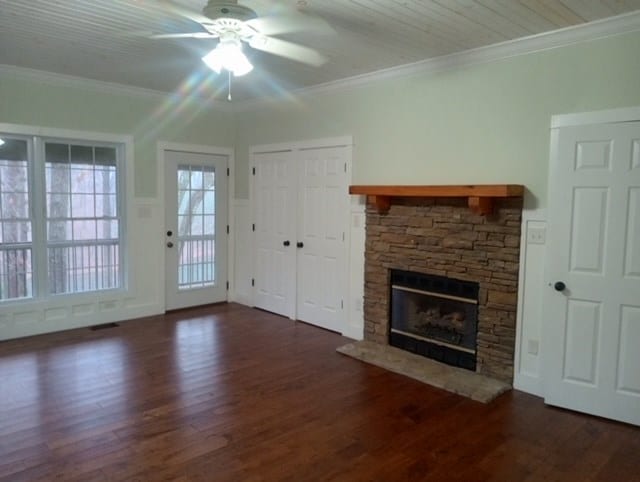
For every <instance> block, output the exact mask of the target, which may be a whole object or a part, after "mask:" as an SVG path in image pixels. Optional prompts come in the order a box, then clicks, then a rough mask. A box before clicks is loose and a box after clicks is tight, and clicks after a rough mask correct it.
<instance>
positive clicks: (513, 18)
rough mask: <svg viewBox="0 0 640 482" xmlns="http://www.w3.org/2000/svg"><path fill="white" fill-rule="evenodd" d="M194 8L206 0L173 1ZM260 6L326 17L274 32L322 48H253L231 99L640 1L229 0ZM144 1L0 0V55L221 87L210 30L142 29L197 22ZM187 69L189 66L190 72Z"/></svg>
mask: <svg viewBox="0 0 640 482" xmlns="http://www.w3.org/2000/svg"><path fill="white" fill-rule="evenodd" d="M175 3H178V4H180V5H183V6H186V7H189V8H192V9H193V10H195V11H201V9H202V7H203V6H204V5H205V3H206V0H175ZM240 3H241V4H243V5H246V6H248V7H250V8H252V9H254V10H255V11H256V12H257V13H258V14H259V15H264V14H270V13H271V14H273V13H277V12H280V11H282V8H283V6H285V7H288V8H294V9H295V8H297V9H299V10H302V11H303V12H306V13H308V14H311V15H316V16H319V17H322V18H323V19H325V20H326V21H327V22H328V23H329V24H330V25H331V26H332V27H333V29H334V30H335V34H333V35H323V34H318V33H297V34H289V35H283V36H281V38H283V39H286V40H290V41H295V42H298V43H301V44H304V45H306V46H309V47H313V48H315V49H316V50H318V51H320V52H321V53H322V54H324V55H325V56H327V57H328V59H329V61H328V62H327V63H326V64H325V65H324V66H322V67H319V68H316V67H310V66H307V65H304V64H299V63H296V62H293V61H290V60H286V59H282V58H279V57H275V56H273V55H270V54H266V53H262V52H252V53H251V60H252V62H253V63H254V64H255V66H256V68H255V70H254V71H253V72H251V73H250V74H249V75H247V76H246V77H242V78H238V79H236V80H234V82H233V89H234V94H235V98H236V99H243V98H250V97H259V96H261V95H274V94H277V93H279V92H281V91H282V90H284V91H290V90H293V89H297V88H302V87H310V86H314V85H318V84H323V83H327V82H331V81H335V80H339V79H345V78H349V77H353V76H356V75H361V74H366V73H370V72H374V71H378V70H381V69H386V68H391V67H395V66H399V65H404V64H409V63H413V62H417V61H421V60H425V59H429V58H433V57H438V56H442V55H447V54H451V53H456V52H461V51H464V50H468V49H473V48H476V47H482V46H486V45H490V44H496V43H500V42H504V41H507V40H512V39H517V38H522V37H527V36H531V35H535V34H539V33H543V32H548V31H552V30H556V29H560V28H564V27H569V26H573V25H580V24H584V23H587V22H591V21H594V20H599V19H603V18H607V17H612V16H616V15H620V14H624V13H627V12H631V11H635V10H640V0H602V1H595V0H518V1H516V0H285V1H274V0H240ZM198 30H200V28H199V27H198V25H197V24H195V23H193V22H191V21H189V20H186V19H184V18H182V17H177V16H175V15H171V14H169V13H167V11H166V10H163V9H160V8H157V5H156V2H154V1H153V0H0V64H8V65H15V66H20V67H26V68H30V69H37V70H44V71H49V72H55V73H59V74H67V75H72V76H77V77H84V78H89V79H97V80H101V81H107V82H115V83H119V84H126V85H131V86H136V87H142V88H146V89H152V90H158V91H167V92H169V91H173V90H175V89H177V88H179V86H180V84H181V83H182V82H184V81H185V80H186V79H188V78H190V76H191V78H192V79H197V80H201V79H204V78H206V79H207V81H208V82H207V85H209V87H207V88H210V89H212V90H213V91H220V94H219V95H220V97H223V96H224V95H226V90H225V89H226V87H227V78H226V75H222V76H216V75H215V74H213V73H210V71H208V70H207V69H206V68H204V66H203V64H202V63H201V61H200V57H201V56H202V55H204V54H205V53H206V52H208V51H209V50H211V49H212V48H213V47H214V46H215V43H216V41H215V40H209V39H179V40H176V39H162V40H160V39H149V38H147V35H148V34H149V33H168V32H183V31H198ZM194 74H195V76H194Z"/></svg>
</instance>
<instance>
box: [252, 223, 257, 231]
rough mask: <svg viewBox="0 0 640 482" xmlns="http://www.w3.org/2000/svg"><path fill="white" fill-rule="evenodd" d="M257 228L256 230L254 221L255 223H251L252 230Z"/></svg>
mask: <svg viewBox="0 0 640 482" xmlns="http://www.w3.org/2000/svg"><path fill="white" fill-rule="evenodd" d="M255 230H256V223H253V224H252V225H251V231H255Z"/></svg>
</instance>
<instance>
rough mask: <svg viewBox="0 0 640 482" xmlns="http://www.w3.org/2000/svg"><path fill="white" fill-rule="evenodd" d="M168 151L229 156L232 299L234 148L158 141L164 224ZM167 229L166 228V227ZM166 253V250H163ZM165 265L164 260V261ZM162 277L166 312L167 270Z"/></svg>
mask: <svg viewBox="0 0 640 482" xmlns="http://www.w3.org/2000/svg"><path fill="white" fill-rule="evenodd" d="M167 151H180V152H193V153H195V154H213V155H219V156H227V159H228V164H227V166H228V168H229V177H228V178H227V223H228V224H229V235H228V238H227V259H226V263H227V277H228V279H229V291H228V292H227V299H229V298H230V293H231V292H232V291H233V289H234V286H235V285H234V281H235V280H234V272H233V269H231V267H232V266H233V263H231V262H230V260H232V259H234V256H235V250H234V242H235V230H234V226H235V218H234V212H233V198H234V196H235V157H234V153H235V151H234V149H233V148H232V147H218V146H208V145H204V144H185V143H179V142H169V141H158V142H157V143H156V159H157V160H158V162H157V165H156V170H157V173H156V189H157V193H158V202H159V205H160V210H161V212H160V216H161V217H160V219H162V223H163V224H164V222H165V219H166V205H165V197H166V196H165V192H164V183H165V175H164V173H165V168H166V163H167V158H166V152H167ZM165 228H166V227H165ZM165 228H163V230H162V232H163V233H164V232H165V231H166V229H165ZM159 242H162V243H164V238H162V239H160V241H159ZM163 252H164V250H163ZM163 263H164V260H163ZM160 272H161V273H162V275H161V276H160V277H159V278H160V279H159V280H158V290H159V291H158V292H159V293H162V295H161V301H162V306H163V309H164V310H165V311H166V303H167V301H166V298H165V285H166V274H165V270H164V269H163V270H160Z"/></svg>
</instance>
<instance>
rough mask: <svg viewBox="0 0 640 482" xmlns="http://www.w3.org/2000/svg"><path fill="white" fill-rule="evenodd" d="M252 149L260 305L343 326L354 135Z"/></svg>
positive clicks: (331, 326)
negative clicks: (345, 138) (350, 138)
mask: <svg viewBox="0 0 640 482" xmlns="http://www.w3.org/2000/svg"><path fill="white" fill-rule="evenodd" d="M251 157H252V163H253V164H252V166H253V168H252V172H253V199H254V209H253V213H254V223H255V228H254V230H255V249H254V253H255V258H254V303H255V306H256V307H258V308H262V309H264V310H267V311H271V312H273V313H277V314H280V315H284V316H287V317H289V318H292V319H299V320H301V321H305V322H308V323H311V324H314V325H317V326H320V327H322V328H326V329H329V330H333V331H338V332H342V331H344V330H343V328H344V324H345V320H344V314H343V313H344V301H345V300H344V293H346V291H347V290H346V284H347V279H348V268H347V266H348V263H347V246H348V244H347V240H346V237H347V226H348V219H349V218H348V212H349V194H348V172H349V171H350V169H349V166H350V161H351V145H350V143H346V142H345V143H344V144H342V143H337V145H326V144H325V145H319V146H313V145H310V146H306V147H305V146H303V147H296V148H281V149H280V150H276V149H268V148H263V149H254V150H252V156H251Z"/></svg>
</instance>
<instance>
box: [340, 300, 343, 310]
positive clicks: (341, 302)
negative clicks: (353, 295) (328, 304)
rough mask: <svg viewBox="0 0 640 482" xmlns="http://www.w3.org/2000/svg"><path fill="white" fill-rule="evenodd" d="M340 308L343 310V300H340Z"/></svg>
mask: <svg viewBox="0 0 640 482" xmlns="http://www.w3.org/2000/svg"><path fill="white" fill-rule="evenodd" d="M340 308H342V309H343V310H344V300H340Z"/></svg>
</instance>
